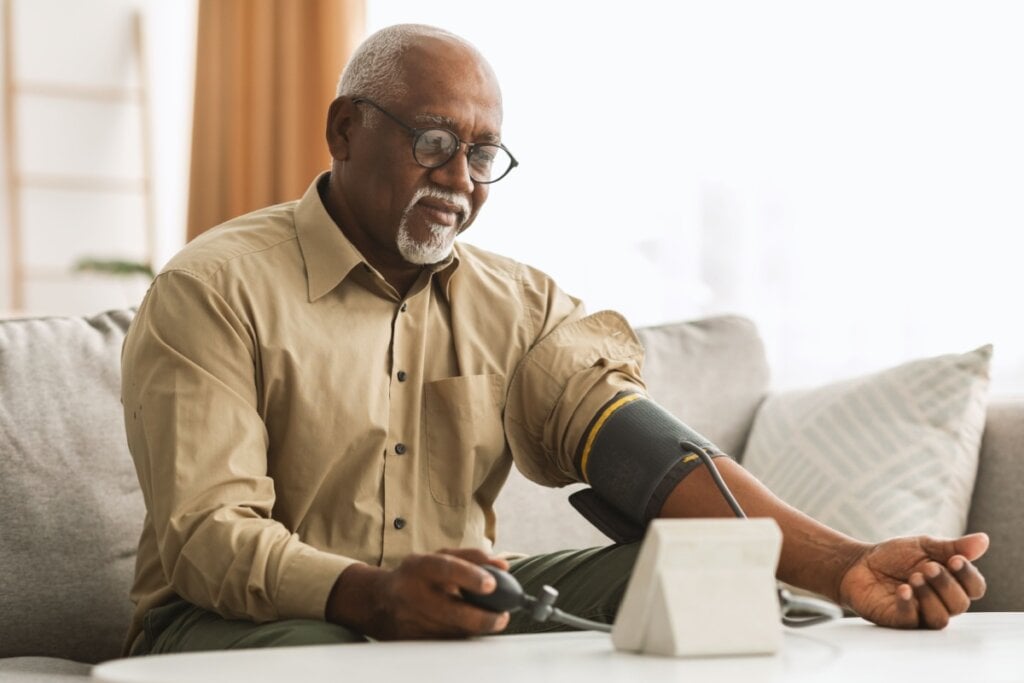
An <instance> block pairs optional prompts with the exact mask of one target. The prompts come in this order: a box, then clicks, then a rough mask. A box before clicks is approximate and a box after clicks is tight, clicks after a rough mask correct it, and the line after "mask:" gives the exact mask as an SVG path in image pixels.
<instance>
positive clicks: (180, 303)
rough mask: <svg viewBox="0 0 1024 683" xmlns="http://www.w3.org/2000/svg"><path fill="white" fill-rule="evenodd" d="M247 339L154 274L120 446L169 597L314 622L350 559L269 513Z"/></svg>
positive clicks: (204, 299) (236, 321)
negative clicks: (134, 477)
mask: <svg viewBox="0 0 1024 683" xmlns="http://www.w3.org/2000/svg"><path fill="white" fill-rule="evenodd" d="M254 340H255V333H254V331H253V330H252V329H251V327H250V325H249V323H248V321H246V320H244V319H243V317H242V316H240V315H239V314H238V313H237V312H236V310H235V308H234V307H233V306H231V305H230V304H229V303H228V302H227V301H225V299H224V298H223V297H222V296H221V295H220V294H219V293H218V292H217V291H216V290H215V289H214V288H212V287H211V286H209V285H208V284H207V283H206V282H204V281H202V280H200V279H198V278H197V277H195V276H193V275H192V274H190V273H187V272H180V271H171V272H167V273H164V274H162V275H160V276H159V277H158V278H157V279H156V280H155V281H154V283H153V285H152V286H151V288H150V291H149V293H148V294H147V296H146V299H145V301H144V302H143V304H142V306H141V308H140V310H139V313H138V315H137V316H136V319H135V321H134V323H133V325H132V328H131V330H130V331H129V334H128V337H127V339H126V341H125V346H124V349H123V353H122V369H123V381H122V402H123V404H124V411H125V424H126V430H127V436H128V445H129V448H130V450H131V453H132V457H133V459H134V461H135V465H136V469H137V471H138V474H139V481H140V484H141V486H142V491H143V496H144V498H145V501H146V508H147V511H148V514H149V518H150V522H151V524H152V525H153V529H154V531H155V536H156V545H157V549H158V554H159V558H158V560H159V564H160V568H161V569H162V572H163V575H164V577H165V579H166V581H167V583H168V585H169V586H170V587H171V589H172V590H173V591H174V592H175V593H177V594H178V595H179V596H181V597H182V598H183V599H185V600H187V601H188V602H191V603H192V604H195V605H198V606H200V607H203V608H204V609H208V610H212V611H215V612H217V613H219V614H221V615H223V616H225V617H228V618H245V619H250V620H253V621H257V622H263V621H270V620H276V619H285V618H314V619H321V618H323V612H324V606H325V604H326V603H327V598H328V595H329V594H330V592H331V589H332V587H333V585H334V583H335V581H336V579H337V577H338V575H339V574H341V572H342V571H344V570H345V569H347V568H348V567H349V566H351V565H353V564H354V563H355V562H356V561H355V560H353V559H351V558H346V557H342V556H339V555H334V554H331V553H327V552H323V551H321V550H318V549H316V548H313V547H311V546H309V545H307V544H305V543H302V542H301V541H300V540H299V538H298V536H297V535H295V534H293V533H291V531H289V530H288V529H287V528H285V527H284V525H282V524H281V523H279V522H278V521H276V520H274V519H272V517H271V510H272V508H273V505H274V502H275V493H274V482H273V480H272V479H271V478H270V477H269V476H268V474H267V443H268V439H267V433H266V427H265V425H264V423H263V420H262V419H261V417H260V414H259V410H258V402H259V401H258V393H257V387H256V363H257V358H258V351H257V349H256V345H255V341H254ZM144 561H150V562H153V561H155V560H154V558H142V557H140V562H144Z"/></svg>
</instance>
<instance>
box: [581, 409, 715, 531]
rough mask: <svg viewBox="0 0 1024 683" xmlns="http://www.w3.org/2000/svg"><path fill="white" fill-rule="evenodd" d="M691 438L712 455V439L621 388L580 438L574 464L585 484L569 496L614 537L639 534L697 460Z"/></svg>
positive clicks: (698, 462)
mask: <svg viewBox="0 0 1024 683" xmlns="http://www.w3.org/2000/svg"><path fill="white" fill-rule="evenodd" d="M684 442H689V443H692V444H693V445H695V446H698V447H699V448H701V449H702V450H704V451H706V452H707V453H708V455H710V456H712V457H715V456H720V455H724V453H722V451H721V450H719V449H718V447H716V446H715V445H714V444H713V443H711V442H710V441H708V440H707V439H706V438H704V437H703V436H701V435H700V434H698V433H697V432H696V431H694V430H693V429H690V428H689V427H687V426H686V425H685V424H683V423H682V422H680V421H679V420H678V419H677V418H675V417H674V416H673V415H672V414H670V413H669V412H668V411H666V410H665V409H664V408H662V407H661V406H659V405H658V404H657V403H655V402H654V401H651V400H650V399H648V398H646V397H645V396H643V395H642V394H638V393H631V392H623V393H620V394H618V395H616V396H615V398H613V399H612V400H611V401H609V402H608V403H606V404H605V405H604V406H602V407H601V409H600V410H599V411H598V412H597V415H595V416H594V419H593V420H592V421H591V423H590V425H589V426H588V427H587V430H586V433H585V434H584V435H583V438H581V439H580V445H579V447H578V448H577V452H576V458H575V464H576V470H577V473H578V474H579V475H580V478H581V479H582V480H583V481H585V482H587V483H588V484H590V487H591V488H589V489H583V490H580V491H577V492H576V493H574V494H573V495H571V496H570V497H569V501H570V502H571V503H572V505H573V507H575V508H576V509H577V510H578V511H579V512H580V513H581V514H582V515H583V516H584V517H586V518H587V519H588V520H589V521H590V522H591V523H592V524H593V525H594V526H596V527H597V528H598V529H600V530H601V531H602V532H603V533H604V534H606V535H607V536H609V537H610V538H611V539H612V540H614V541H617V542H619V543H628V542H631V541H635V540H639V539H640V538H642V537H643V534H644V531H645V530H646V528H647V524H648V522H650V520H651V519H653V518H654V517H656V516H657V515H658V512H660V511H661V508H662V506H663V505H664V504H665V500H666V499H667V498H668V496H669V494H670V493H671V492H672V490H673V489H675V487H676V485H677V484H678V483H679V482H680V481H682V480H683V479H684V478H685V477H686V475H688V474H689V473H690V472H692V471H693V470H694V469H696V468H697V467H700V465H701V459H700V456H698V455H697V453H696V452H694V450H693V449H692V448H684V447H683V445H682V444H683V443H684Z"/></svg>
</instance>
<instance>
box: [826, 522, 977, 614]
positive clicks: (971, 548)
mask: <svg viewBox="0 0 1024 683" xmlns="http://www.w3.org/2000/svg"><path fill="white" fill-rule="evenodd" d="M987 549H988V536H987V535H985V534H970V535H969V536H963V537H961V538H957V539H953V540H940V539H936V538H931V537H928V536H915V537H908V538H894V539H892V540H889V541H884V542H882V543H879V544H878V545H874V546H870V547H869V548H868V549H867V550H866V551H865V552H864V553H863V554H862V555H861V556H860V557H859V558H858V559H857V560H856V561H855V562H854V563H853V564H851V565H850V568H849V569H848V570H847V571H846V572H845V574H843V576H842V579H841V580H840V585H839V597H840V599H841V601H842V602H843V604H845V605H849V606H850V607H851V608H853V610H854V611H856V612H857V613H858V614H859V615H860V616H862V617H864V618H865V619H868V620H869V621H873V622H875V623H876V624H879V625H881V626H890V627H893V628H922V627H923V628H945V626H946V624H948V623H949V618H950V617H953V616H956V615H957V614H961V613H963V612H966V611H967V608H968V607H970V606H971V601H972V600H977V599H978V598H980V597H981V596H982V595H984V594H985V579H984V577H983V576H982V575H981V572H979V571H978V569H977V568H976V567H975V566H974V565H973V564H972V562H973V561H974V560H976V559H978V558H979V557H981V556H982V555H984V554H985V551H986V550H987Z"/></svg>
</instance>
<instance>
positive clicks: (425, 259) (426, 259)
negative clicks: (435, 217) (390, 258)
mask: <svg viewBox="0 0 1024 683" xmlns="http://www.w3.org/2000/svg"><path fill="white" fill-rule="evenodd" d="M443 228H444V229H443V233H444V238H443V239H442V240H438V239H437V237H438V236H437V231H436V230H431V232H432V233H433V234H432V235H431V237H432V238H433V239H428V240H426V241H420V240H417V239H415V238H414V237H413V236H412V235H411V234H410V231H409V229H408V226H403V227H402V228H401V229H399V231H398V253H399V254H401V255H402V258H404V259H405V260H406V261H408V262H409V263H412V264H414V265H417V266H429V265H433V264H435V263H441V262H442V261H444V260H446V259H447V258H448V257H449V256H451V253H452V249H454V248H455V236H456V234H458V233H457V232H456V231H455V230H454V229H453V228H448V227H447V226H443Z"/></svg>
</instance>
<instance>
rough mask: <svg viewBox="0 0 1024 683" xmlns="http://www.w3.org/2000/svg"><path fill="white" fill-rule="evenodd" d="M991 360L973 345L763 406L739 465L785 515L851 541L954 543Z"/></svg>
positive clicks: (985, 349)
mask: <svg viewBox="0 0 1024 683" xmlns="http://www.w3.org/2000/svg"><path fill="white" fill-rule="evenodd" d="M991 357H992V347H991V345H988V346H982V347H981V348H979V349H976V350H974V351H971V352H969V353H964V354H952V355H945V356H938V357H936V358H928V359H924V360H917V361H913V362H910V363H906V364H904V365H900V366H898V367H895V368H891V369H889V370H884V371H882V372H878V373H876V374H873V375H868V376H865V377H859V378H855V379H850V380H846V381H842V382H837V383H834V384H830V385H828V386H823V387H820V388H816V389H809V390H801V391H789V392H785V393H779V394H775V395H772V396H769V398H768V399H766V400H765V402H764V403H763V404H762V406H761V408H760V409H759V411H758V413H757V416H756V417H755V419H754V425H753V427H752V429H751V434H750V440H749V442H748V444H747V449H746V451H745V453H744V460H743V464H744V466H745V467H746V468H747V469H748V470H750V472H751V473H753V474H754V475H755V476H756V477H758V478H759V479H760V480H761V481H762V482H764V483H765V485H767V486H768V488H770V489H771V490H772V491H774V492H775V494H776V495H778V496H779V497H780V498H782V499H783V500H785V501H786V502H788V503H789V504H790V505H793V506H794V507H796V508H797V509H799V510H802V511H803V512H805V513H807V514H809V515H810V516H811V517H814V518H815V519H817V520H819V521H821V522H823V523H825V524H827V525H829V526H831V527H833V528H836V529H838V530H840V531H842V532H844V533H847V534H849V535H851V536H853V537H855V538H858V539H861V540H865V541H879V540H882V539H885V538H889V537H892V536H904V535H909V534H933V535H938V536H956V535H959V534H962V533H963V532H964V530H965V528H966V526H967V513H968V509H969V506H970V502H971V493H972V491H973V488H974V478H975V474H976V473H977V469H978V453H979V448H980V446H981V434H982V431H983V429H984V426H985V410H986V396H987V391H988V383H989V372H988V368H989V361H990V359H991Z"/></svg>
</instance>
